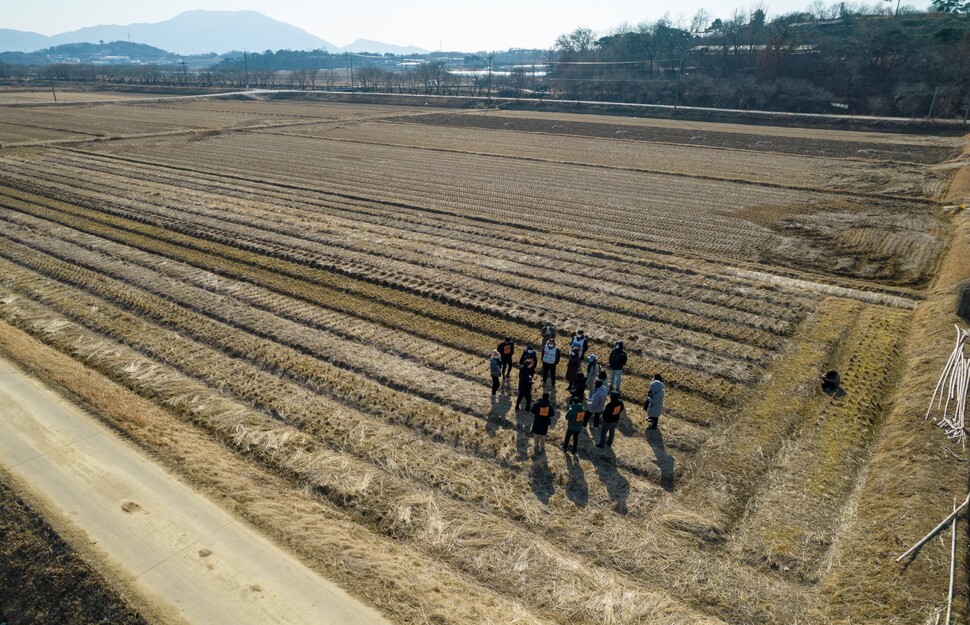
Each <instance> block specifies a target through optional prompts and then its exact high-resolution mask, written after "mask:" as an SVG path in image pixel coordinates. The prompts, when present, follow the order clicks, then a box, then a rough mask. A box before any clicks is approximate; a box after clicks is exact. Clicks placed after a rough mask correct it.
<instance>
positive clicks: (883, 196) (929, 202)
mask: <svg viewBox="0 0 970 625" xmlns="http://www.w3.org/2000/svg"><path fill="white" fill-rule="evenodd" d="M371 121H372V120H371ZM377 123H396V122H382V121H381V120H377ZM404 123H407V122H404ZM308 125H309V124H308ZM253 130H255V131H256V132H258V133H259V134H270V135H278V136H284V137H299V138H301V139H311V140H317V141H336V142H343V143H357V144H361V145H378V146H392V147H399V148H406V149H409V150H427V151H430V152H445V153H449V154H468V155H472V156H484V157H489V158H504V159H512V160H520V161H526V162H531V163H551V164H555V165H569V166H572V167H585V168H590V169H606V170H610V171H627V172H633V173H641V174H653V175H656V176H671V177H675V178H688V179H691V180H708V181H711V182H726V183H735V184H744V185H751V186H756V187H769V188H772V189H785V190H789V191H808V192H814V193H818V192H823V193H829V194H832V195H845V196H849V197H856V198H871V199H879V200H890V201H896V202H912V203H914V204H922V205H926V206H942V205H943V202H942V201H940V200H934V199H932V198H925V197H913V196H907V195H893V194H890V193H866V192H863V191H850V190H845V189H828V188H825V189H821V188H818V187H803V186H798V185H790V184H782V183H780V182H768V181H758V180H748V179H746V178H727V177H722V176H711V175H707V174H693V173H688V172H682V171H668V170H663V169H649V168H646V167H630V166H625V165H607V164H604V163H582V162H580V161H559V160H555V159H549V158H539V157H537V156H519V155H514V154H499V153H496V152H478V151H473V150H458V149H455V148H441V147H431V146H425V145H403V144H400V143H380V142H377V141H367V140H363V139H346V138H342V137H318V136H307V135H295V134H290V133H286V132H274V131H275V128H268V129H263V128H254V129H253ZM482 130H485V131H488V132H493V131H492V130H491V129H482ZM497 132H509V131H501V130H500V131H497ZM511 132H516V131H511ZM526 132H530V134H542V135H545V136H549V137H555V136H561V135H555V134H552V133H543V132H536V133H532V132H531V131H526ZM567 136H570V137H578V138H586V139H589V137H584V136H583V135H567ZM606 140H608V141H629V140H627V139H606ZM644 143H646V142H644ZM649 143H650V144H651V145H669V146H674V147H700V148H703V149H708V150H723V151H726V152H732V153H733V152H742V153H750V154H778V155H786V154H785V153H783V152H771V151H768V152H760V151H755V150H743V149H735V148H723V147H719V146H690V145H686V144H683V143H670V142H666V141H650V142H649ZM787 156H791V155H787ZM809 156H810V158H815V159H818V160H823V159H826V158H827V159H828V160H835V159H832V158H830V157H821V156H811V155H809ZM838 160H847V159H838ZM852 160H857V159H852ZM858 162H862V163H883V164H892V165H910V166H913V167H924V166H925V165H921V164H919V163H910V162H908V161H863V160H858Z"/></svg>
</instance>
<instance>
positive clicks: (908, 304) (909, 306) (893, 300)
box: [724, 266, 919, 310]
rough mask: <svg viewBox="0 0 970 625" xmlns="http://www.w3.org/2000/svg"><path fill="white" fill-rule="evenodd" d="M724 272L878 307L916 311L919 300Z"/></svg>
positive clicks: (767, 275)
mask: <svg viewBox="0 0 970 625" xmlns="http://www.w3.org/2000/svg"><path fill="white" fill-rule="evenodd" d="M724 271H725V272H726V273H728V274H730V275H732V276H736V277H739V278H748V279H749V280H756V281H758V282H763V283H765V284H772V285H777V286H787V287H790V288H795V289H803V290H806V291H813V292H815V293H821V294H822V295H831V296H834V297H841V298H844V299H854V300H857V301H860V302H864V303H866V304H878V305H880V306H887V307H889V308H902V309H904V310H916V307H917V306H918V305H919V300H917V299H912V298H908V297H903V296H900V295H890V294H888V293H879V292H876V291H865V290H862V289H853V288H849V287H844V286H836V285H834V284H825V283H824V282H812V281H810V280H802V279H798V278H787V277H784V276H778V275H775V274H770V273H764V272H762V271H753V270H751V269H739V268H737V267H730V266H725V267H724Z"/></svg>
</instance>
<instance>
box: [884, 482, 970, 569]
mask: <svg viewBox="0 0 970 625" xmlns="http://www.w3.org/2000/svg"><path fill="white" fill-rule="evenodd" d="M967 504H970V495H967V498H966V499H964V500H963V503H961V504H960V506H959V507H958V508H957V509H956V510H954V511H953V512H952V513H951V514H950V515H949V516H948V517H946V518H945V519H943V521H941V522H940V524H939V525H937V526H936V527H934V528H933V529H932V531H930V533H929V534H927V535H926V536H924V537H923V538H922V539H920V541H919V542H918V543H916V544H915V545H913V546H912V547H910V548H909V549H907V550H906V553H904V554H903V555H901V556H899V557H898V558H896V562H899V561H900V560H902V559H903V558H905V557H906V556H908V555H909V554H911V553H913V552H914V551H916V550H917V549H919V548H920V547H922V546H923V544H924V543H925V542H926V541H928V540H929V539H931V538H933V537H934V536H936V533H937V532H939V531H940V530H941V529H942V528H944V527H945V526H946V524H947V523H949V522H950V521H951V520H953V519H954V518H956V516H957V514H959V513H960V511H961V510H963V509H964V508H966V507H967Z"/></svg>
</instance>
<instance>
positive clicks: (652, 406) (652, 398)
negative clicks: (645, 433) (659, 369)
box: [643, 373, 665, 430]
mask: <svg viewBox="0 0 970 625" xmlns="http://www.w3.org/2000/svg"><path fill="white" fill-rule="evenodd" d="M664 390H665V389H664V378H663V376H662V375H660V374H659V373H658V374H656V375H654V376H653V381H652V382H650V390H649V391H647V401H645V402H643V409H644V410H646V411H647V421H648V422H649V425H648V426H647V429H648V430H656V429H657V422H658V421H659V420H660V415H662V414H663V411H664Z"/></svg>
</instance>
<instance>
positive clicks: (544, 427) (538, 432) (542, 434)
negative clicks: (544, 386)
mask: <svg viewBox="0 0 970 625" xmlns="http://www.w3.org/2000/svg"><path fill="white" fill-rule="evenodd" d="M555 416H556V407H555V406H553V405H552V402H551V401H549V391H546V392H544V393H543V394H542V399H540V400H539V401H537V402H536V403H535V404H534V405H533V406H532V417H533V418H532V438H533V452H534V454H535V455H536V456H538V455H539V454H544V453H546V436H548V435H549V424H550V423H552V419H553V418H554V417H555Z"/></svg>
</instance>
